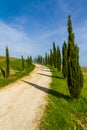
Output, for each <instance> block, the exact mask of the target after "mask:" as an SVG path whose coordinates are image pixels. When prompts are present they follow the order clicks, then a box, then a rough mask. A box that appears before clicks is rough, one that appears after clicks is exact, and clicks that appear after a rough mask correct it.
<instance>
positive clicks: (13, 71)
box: [0, 57, 35, 88]
mask: <svg viewBox="0 0 87 130" xmlns="http://www.w3.org/2000/svg"><path fill="white" fill-rule="evenodd" d="M21 63H22V60H21V59H17V58H10V76H9V78H3V77H2V72H1V71H0V88H2V87H4V86H5V85H7V84H9V83H12V82H14V81H15V80H17V79H19V78H21V77H23V76H25V75H27V74H28V73H29V72H31V71H32V70H34V68H35V65H31V66H30V67H29V68H28V66H27V62H26V61H24V64H25V69H24V71H22V68H21ZM2 66H3V70H5V67H6V62H5V57H3V58H2V59H0V68H1V67H2Z"/></svg>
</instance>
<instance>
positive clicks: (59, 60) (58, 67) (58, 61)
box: [56, 46, 61, 71]
mask: <svg viewBox="0 0 87 130" xmlns="http://www.w3.org/2000/svg"><path fill="white" fill-rule="evenodd" d="M56 64H57V69H58V71H61V52H60V49H59V46H57V62H56Z"/></svg>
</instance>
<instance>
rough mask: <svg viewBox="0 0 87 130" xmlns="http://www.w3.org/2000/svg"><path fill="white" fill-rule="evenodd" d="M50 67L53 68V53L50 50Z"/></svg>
mask: <svg viewBox="0 0 87 130" xmlns="http://www.w3.org/2000/svg"><path fill="white" fill-rule="evenodd" d="M50 66H51V67H52V66H53V52H52V49H50Z"/></svg>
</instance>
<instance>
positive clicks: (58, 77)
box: [37, 73, 64, 79]
mask: <svg viewBox="0 0 87 130" xmlns="http://www.w3.org/2000/svg"><path fill="white" fill-rule="evenodd" d="M37 74H39V75H43V76H47V77H51V78H57V79H64V78H63V77H60V76H52V75H47V74H42V73H37Z"/></svg>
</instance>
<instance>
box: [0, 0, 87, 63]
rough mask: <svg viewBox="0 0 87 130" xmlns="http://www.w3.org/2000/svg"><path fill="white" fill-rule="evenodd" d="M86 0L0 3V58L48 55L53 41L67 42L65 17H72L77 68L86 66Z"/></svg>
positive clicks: (24, 0)
mask: <svg viewBox="0 0 87 130" xmlns="http://www.w3.org/2000/svg"><path fill="white" fill-rule="evenodd" d="M86 12H87V0H0V55H5V47H6V45H8V48H9V51H10V56H14V57H20V56H21V55H23V56H24V57H25V58H26V57H27V56H28V55H32V56H33V57H35V56H37V55H39V54H41V55H43V56H44V54H45V52H49V49H50V48H52V43H53V41H55V43H56V45H59V47H60V49H61V47H62V45H63V42H64V40H66V42H67V35H68V34H67V17H68V15H69V14H70V15H71V17H72V24H73V32H74V34H75V42H76V43H77V44H78V46H79V48H80V64H81V65H82V66H87V58H86V53H87V14H86Z"/></svg>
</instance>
